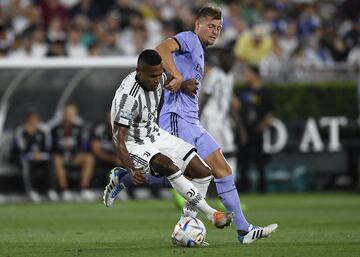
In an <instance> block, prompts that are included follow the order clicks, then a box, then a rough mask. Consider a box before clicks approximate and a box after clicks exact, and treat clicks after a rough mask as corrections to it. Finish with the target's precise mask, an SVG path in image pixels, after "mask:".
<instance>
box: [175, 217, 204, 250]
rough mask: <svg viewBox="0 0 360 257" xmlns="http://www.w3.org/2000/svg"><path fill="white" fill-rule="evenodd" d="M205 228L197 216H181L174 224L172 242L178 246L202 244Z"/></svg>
mask: <svg viewBox="0 0 360 257" xmlns="http://www.w3.org/2000/svg"><path fill="white" fill-rule="evenodd" d="M205 237H206V229H205V226H204V223H202V221H201V220H199V219H197V218H192V217H183V218H181V219H180V220H179V222H178V223H177V224H176V225H175V228H174V232H173V233H172V235H171V240H172V242H173V244H176V245H180V246H187V247H192V246H204V245H207V243H206V242H205Z"/></svg>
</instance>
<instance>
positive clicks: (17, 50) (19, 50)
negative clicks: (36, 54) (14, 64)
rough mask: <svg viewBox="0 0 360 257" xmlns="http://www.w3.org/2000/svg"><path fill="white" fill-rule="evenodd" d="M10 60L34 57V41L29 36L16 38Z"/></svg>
mask: <svg viewBox="0 0 360 257" xmlns="http://www.w3.org/2000/svg"><path fill="white" fill-rule="evenodd" d="M9 57H10V58H29V57H32V40H31V37H30V36H28V35H22V36H16V37H15V40H14V42H13V44H12V48H11V50H10V53H9Z"/></svg>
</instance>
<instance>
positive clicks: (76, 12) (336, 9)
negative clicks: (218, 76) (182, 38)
mask: <svg viewBox="0 0 360 257" xmlns="http://www.w3.org/2000/svg"><path fill="white" fill-rule="evenodd" d="M206 4H214V5H218V6H220V7H222V10H223V16H224V25H223V31H222V34H221V36H220V38H219V40H218V42H217V46H218V47H228V48H231V49H233V51H234V53H235V55H236V57H237V58H238V59H239V60H240V61H242V62H246V63H250V64H252V65H260V68H261V71H262V74H263V75H272V74H273V75H274V76H276V75H278V74H277V73H278V72H279V71H281V70H282V69H283V68H284V67H287V66H289V65H295V66H296V67H297V68H299V69H301V68H304V69H305V68H317V69H322V68H333V67H334V66H335V65H336V63H338V62H339V63H347V64H349V65H351V66H355V67H358V66H360V2H359V1H357V0H345V1H344V0H341V1H340V0H339V1H312V0H306V1H305V0H276V1H275V0H266V1H256V0H216V1H215V0H214V1H213V2H211V1H205V0H201V1H190V0H182V1H179V0H135V1H131V0H101V1H95V0H2V1H0V56H2V57H7V58H20V57H36V58H41V57H54V56H68V57H73V58H82V57H87V56H126V55H137V54H138V53H139V52H141V51H142V50H143V49H146V48H151V47H154V46H155V45H156V44H157V43H158V42H160V41H161V40H162V39H164V38H167V37H171V36H173V35H174V34H176V33H177V32H180V31H182V30H192V29H193V24H194V19H195V13H196V10H197V9H198V8H199V7H201V6H203V5H206ZM289 61H290V62H289ZM289 63H290V64H289Z"/></svg>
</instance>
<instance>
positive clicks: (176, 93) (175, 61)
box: [156, 6, 278, 244]
mask: <svg viewBox="0 0 360 257" xmlns="http://www.w3.org/2000/svg"><path fill="white" fill-rule="evenodd" d="M222 23H223V20H222V14H221V10H220V9H218V8H215V7H210V6H207V7H204V8H202V9H201V10H200V11H199V12H198V14H197V17H196V21H195V30H194V32H193V31H185V32H181V33H178V34H176V35H175V36H174V37H172V38H169V39H166V40H165V41H163V42H161V43H160V44H159V45H158V46H157V47H156V50H157V51H158V52H159V54H160V55H161V57H162V59H163V63H164V68H165V69H166V70H167V71H168V72H169V73H170V74H171V75H172V76H173V77H174V79H172V80H171V81H170V83H169V84H168V86H167V87H166V89H165V91H164V96H165V97H164V105H163V107H162V110H161V113H160V118H159V124H160V127H161V128H163V129H165V130H166V131H168V132H170V133H172V134H173V135H176V136H178V137H180V138H182V139H183V140H185V141H186V142H188V143H190V144H192V145H193V146H195V147H196V150H197V152H198V153H199V155H200V157H201V158H202V159H203V160H204V161H205V162H206V163H207V164H208V165H209V166H210V168H211V171H212V174H213V175H214V177H215V179H214V181H215V184H216V188H217V193H218V195H219V197H220V200H221V201H222V203H223V204H224V206H225V207H226V209H227V210H228V211H231V212H234V213H235V218H234V223H235V225H236V229H237V232H238V239H239V241H240V243H242V244H247V243H252V242H254V241H256V240H257V239H259V238H263V237H266V236H268V235H269V234H270V233H272V232H273V231H275V229H276V228H277V226H278V225H277V224H272V225H269V226H266V227H258V226H253V225H251V224H249V223H248V222H247V220H246V218H245V216H244V214H243V213H242V210H241V208H240V199H239V196H238V193H237V190H236V187H235V183H234V179H233V175H232V171H231V167H230V166H229V164H228V163H227V161H226V160H225V158H224V156H223V154H222V152H221V148H220V146H219V144H218V143H217V142H216V141H215V140H214V138H213V137H212V136H211V135H210V134H209V133H208V132H207V131H206V130H205V129H204V128H203V127H202V126H201V125H200V122H199V115H198V109H199V106H198V93H196V94H195V95H194V96H190V95H187V94H185V93H184V92H183V90H179V89H180V86H181V83H182V82H183V81H184V80H188V79H195V80H196V82H197V87H198V88H200V86H201V82H202V79H203V75H204V51H205V49H206V48H207V47H209V46H211V45H213V44H214V43H215V41H216V39H217V37H218V36H219V34H220V32H221V29H222ZM198 91H199V90H198ZM187 206H188V205H186V206H185V207H187ZM185 212H192V210H191V209H189V210H188V211H186V210H185ZM185 214H186V213H185ZM192 215H193V214H192Z"/></svg>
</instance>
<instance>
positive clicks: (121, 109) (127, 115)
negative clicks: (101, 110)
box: [114, 93, 138, 127]
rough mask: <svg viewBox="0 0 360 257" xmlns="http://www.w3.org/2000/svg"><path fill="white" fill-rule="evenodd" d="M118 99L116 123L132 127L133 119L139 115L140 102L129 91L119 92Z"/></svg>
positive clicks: (116, 103)
mask: <svg viewBox="0 0 360 257" xmlns="http://www.w3.org/2000/svg"><path fill="white" fill-rule="evenodd" d="M117 100H118V101H116V102H115V118H114V124H116V125H120V126H125V127H130V125H131V123H132V121H133V120H134V118H135V117H136V116H137V113H138V110H137V107H138V103H137V101H136V99H135V98H134V97H133V96H131V95H129V94H127V93H119V97H118V99H117Z"/></svg>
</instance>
